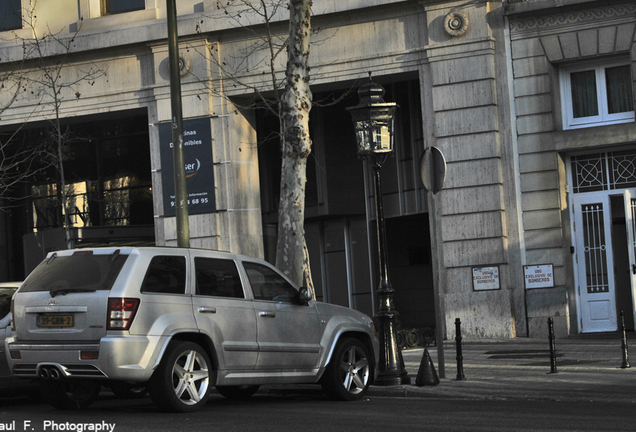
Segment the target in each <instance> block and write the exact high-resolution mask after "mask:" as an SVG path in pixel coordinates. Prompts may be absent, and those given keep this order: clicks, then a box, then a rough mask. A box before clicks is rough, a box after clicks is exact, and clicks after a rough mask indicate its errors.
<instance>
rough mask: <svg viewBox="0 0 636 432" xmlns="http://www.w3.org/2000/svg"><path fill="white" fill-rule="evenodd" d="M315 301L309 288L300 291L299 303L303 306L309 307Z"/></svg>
mask: <svg viewBox="0 0 636 432" xmlns="http://www.w3.org/2000/svg"><path fill="white" fill-rule="evenodd" d="M313 299H314V298H313V296H312V295H311V292H310V291H309V288H307V287H302V288H301V289H300V291H299V292H298V303H300V304H301V305H307V304H309V302H310V301H312V300H313Z"/></svg>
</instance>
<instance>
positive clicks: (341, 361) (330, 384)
mask: <svg viewBox="0 0 636 432" xmlns="http://www.w3.org/2000/svg"><path fill="white" fill-rule="evenodd" d="M369 359H370V357H369V350H368V348H367V347H366V346H365V345H364V344H363V343H362V342H360V341H359V340H358V339H353V338H349V339H345V340H343V341H342V342H340V343H339V344H338V346H337V347H336V350H335V352H334V354H333V357H332V358H331V361H330V362H329V364H328V365H327V368H326V369H325V373H324V375H323V376H322V379H321V381H320V384H321V385H322V388H323V390H324V392H325V393H326V394H327V396H328V397H329V398H330V399H333V400H347V401H350V400H357V399H360V398H361V397H362V396H364V394H365V393H366V392H367V390H368V389H369V384H370V383H371V381H370V378H371V364H370V360H369Z"/></svg>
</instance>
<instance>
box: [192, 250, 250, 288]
mask: <svg viewBox="0 0 636 432" xmlns="http://www.w3.org/2000/svg"><path fill="white" fill-rule="evenodd" d="M194 266H195V268H196V279H197V288H196V293H197V295H204V296H212V297H233V298H245V295H244V294H243V286H242V285H241V278H240V277H239V274H238V271H237V270H236V265H235V264H234V261H231V260H227V259H215V258H199V257H197V258H195V259H194Z"/></svg>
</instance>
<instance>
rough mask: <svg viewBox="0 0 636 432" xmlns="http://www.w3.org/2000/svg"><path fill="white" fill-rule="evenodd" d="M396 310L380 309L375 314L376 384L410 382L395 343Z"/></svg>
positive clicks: (388, 384)
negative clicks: (376, 326) (378, 353)
mask: <svg viewBox="0 0 636 432" xmlns="http://www.w3.org/2000/svg"><path fill="white" fill-rule="evenodd" d="M396 318H397V312H391V311H380V312H378V314H377V315H376V317H375V319H376V323H377V325H378V339H379V340H380V359H379V362H378V374H377V377H376V379H375V381H374V384H375V385H377V386H394V385H401V384H410V383H411V377H410V376H409V374H408V372H407V371H406V370H405V369H404V359H403V358H402V350H401V349H400V347H399V346H398V343H397V325H396V322H397V319H396Z"/></svg>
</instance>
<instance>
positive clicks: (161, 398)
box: [148, 341, 211, 413]
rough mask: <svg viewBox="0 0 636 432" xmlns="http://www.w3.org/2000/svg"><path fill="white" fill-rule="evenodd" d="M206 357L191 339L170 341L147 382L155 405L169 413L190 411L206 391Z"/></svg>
mask: <svg viewBox="0 0 636 432" xmlns="http://www.w3.org/2000/svg"><path fill="white" fill-rule="evenodd" d="M210 365H211V363H210V359H209V358H208V355H207V354H206V352H205V351H204V350H203V349H202V348H201V347H200V346H199V345H197V344H195V343H193V342H180V341H178V342H173V343H171V344H170V345H169V346H168V349H167V350H166V352H165V354H164V356H163V359H162V360H161V363H160V364H159V367H158V368H157V370H156V371H155V373H154V374H153V375H152V378H151V380H150V382H149V386H148V387H149V388H148V390H149V392H150V397H151V398H152V400H153V402H154V403H155V405H157V406H158V407H159V408H161V409H162V410H165V411H170V412H181V413H185V412H194V411H197V410H199V409H200V408H201V407H202V406H203V405H204V404H205V402H206V401H207V399H208V396H209V394H210Z"/></svg>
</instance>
